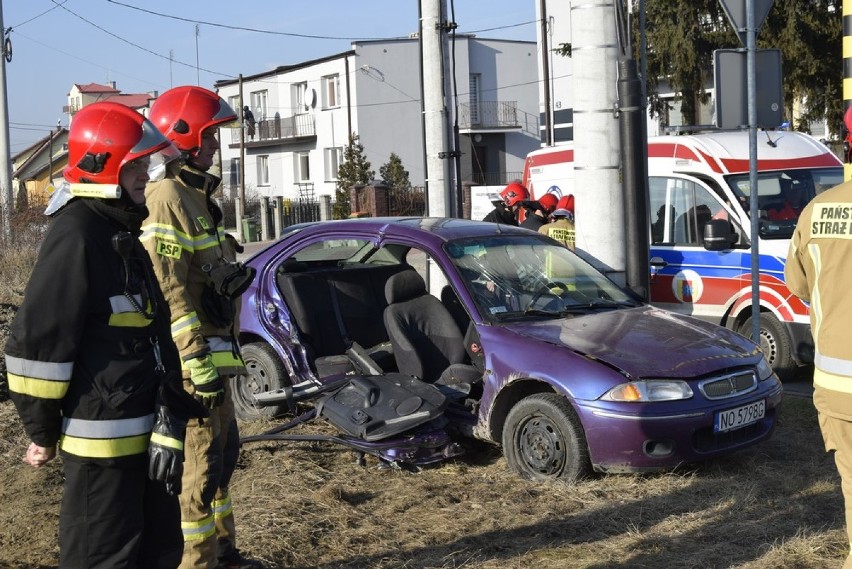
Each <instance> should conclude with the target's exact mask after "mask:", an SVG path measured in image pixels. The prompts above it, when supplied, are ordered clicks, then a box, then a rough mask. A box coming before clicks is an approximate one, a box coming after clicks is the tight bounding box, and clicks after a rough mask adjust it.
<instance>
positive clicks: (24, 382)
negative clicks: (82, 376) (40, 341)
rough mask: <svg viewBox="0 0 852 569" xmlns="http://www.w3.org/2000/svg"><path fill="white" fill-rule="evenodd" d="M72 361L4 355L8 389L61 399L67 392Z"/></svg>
mask: <svg viewBox="0 0 852 569" xmlns="http://www.w3.org/2000/svg"><path fill="white" fill-rule="evenodd" d="M73 369H74V362H39V361H36V360H26V359H24V358H16V357H15V356H10V355H8V354H7V355H6V375H7V377H8V380H9V390H10V391H13V392H15V393H20V394H22V395H29V396H31V397H39V398H41V399H62V398H63V397H65V394H66V393H67V392H68V386H69V382H70V381H71V372H72V371H73Z"/></svg>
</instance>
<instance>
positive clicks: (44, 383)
mask: <svg viewBox="0 0 852 569" xmlns="http://www.w3.org/2000/svg"><path fill="white" fill-rule="evenodd" d="M176 156H177V150H176V149H175V148H174V146H172V144H171V143H170V142H169V141H168V140H167V139H166V138H165V137H164V136H163V135H162V134H161V133H160V132H158V131H157V129H156V128H155V127H154V125H153V124H151V123H150V122H149V121H148V120H147V119H145V117H143V116H142V115H140V114H139V113H137V112H136V111H134V110H132V109H130V108H128V107H125V106H124V105H120V104H117V103H106V102H104V103H93V104H91V105H88V106H85V107H83V108H82V109H81V110H80V111H78V112H77V113H76V114H75V115H74V118H73V122H72V123H71V127H70V130H69V134H68V166H67V167H66V168H65V170H64V176H65V183H63V184H62V185H61V186H60V188H59V189H57V190H56V191H54V192H53V194H52V196H51V199H50V202H49V204H48V212H50V215H51V217H52V218H53V220H52V222H51V224H50V226H49V229H48V231H47V234H46V235H45V237H44V241H43V243H42V246H41V248H40V250H39V256H38V260H37V262H36V264H35V266H34V267H33V271H32V274H31V277H30V280H29V283H28V284H27V288H26V292H25V294H24V301H23V303H22V304H21V306H20V307H19V310H18V312H17V315H16V317H15V320H14V322H13V323H12V326H11V335H10V336H9V339H8V341H7V343H6V348H5V352H6V354H5V355H6V370H7V375H8V380H9V392H10V396H11V399H12V401H14V403H15V406H16V408H17V410H18V413H19V415H20V417H21V420H22V422H23V424H24V427H25V429H26V432H27V435H28V436H29V437H30V440H31V441H32V442H31V443H30V445H29V448H28V449H27V451H26V455H25V457H24V462H26V463H27V464H29V465H31V466H34V467H36V468H39V467H42V466H44V465H45V464H46V463H47V462H48V461H50V460H51V459H52V458H53V457H54V456H55V454H56V451H57V448H58V450H59V453H60V455H61V456H62V459H63V460H62V468H63V475H64V479H65V482H64V491H63V496H62V504H61V506H60V513H59V567H61V568H72V567H73V568H77V567H88V568H97V569H109V568H113V567H128V568H137V569H142V568H146V567H177V565H178V563H179V562H180V557H181V552H182V548H183V536H182V535H181V531H180V511H179V506H178V499H177V497H176V494H177V493H178V492H179V491H180V482H181V468H182V463H183V453H182V446H183V442H184V429H185V426H186V422H187V419H188V418H189V417H190V416H200V415H204V414H205V413H206V411H205V409H204V408H203V407H201V406H200V405H198V404H197V403H196V402H195V401H194V400H193V399H192V398H191V397H189V396H188V395H187V394H186V393H185V391H184V390H183V387H182V385H181V380H180V360H179V356H178V353H177V351H176V350H175V346H174V344H173V342H172V339H171V333H170V327H169V306H168V304H167V303H166V300H165V298H164V297H163V294H162V292H161V290H160V287H159V286H158V284H157V281H156V279H155V278H154V277H153V271H152V266H151V261H150V259H149V258H148V255H147V254H146V252H145V250H144V249H143V248H142V245H141V244H140V243H139V240H138V235H139V228H140V226H141V224H142V220H143V219H144V218H145V215H146V209H145V185H146V183H147V182H148V180H149V176H150V175H151V174H150V172H152V171H162V169H163V166H164V164H166V163H167V162H168V161H169V160H171V159H173V158H174V157H176ZM58 279H61V283H58V282H57V280H58ZM60 288H61V293H57V291H58V290H60Z"/></svg>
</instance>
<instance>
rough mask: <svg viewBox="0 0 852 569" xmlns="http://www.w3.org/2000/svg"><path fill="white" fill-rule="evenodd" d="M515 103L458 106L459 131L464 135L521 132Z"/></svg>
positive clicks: (482, 103) (500, 102)
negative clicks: (464, 133)
mask: <svg viewBox="0 0 852 569" xmlns="http://www.w3.org/2000/svg"><path fill="white" fill-rule="evenodd" d="M522 127H523V125H522V124H521V121H520V120H518V107H517V101H481V102H479V103H461V104H459V129H460V130H461V131H464V132H466V133H475V132H507V131H511V130H521V129H522Z"/></svg>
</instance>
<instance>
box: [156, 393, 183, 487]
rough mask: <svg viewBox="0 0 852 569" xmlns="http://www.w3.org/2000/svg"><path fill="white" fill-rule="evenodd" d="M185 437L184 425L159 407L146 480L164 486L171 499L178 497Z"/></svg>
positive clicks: (181, 420)
mask: <svg viewBox="0 0 852 569" xmlns="http://www.w3.org/2000/svg"><path fill="white" fill-rule="evenodd" d="M185 436H186V421H184V420H183V419H179V418H178V417H176V416H175V415H173V414H172V413H171V412H170V411H169V408H168V407H166V406H165V405H158V406H157V411H156V417H155V419H154V430H153V431H152V432H151V442H150V444H149V445H148V478H150V479H151V480H154V481H157V482H162V483H164V484H165V485H166V492H168V493H169V494H171V495H172V496H174V495H176V494H180V488H181V477H182V476H183V441H184V437H185Z"/></svg>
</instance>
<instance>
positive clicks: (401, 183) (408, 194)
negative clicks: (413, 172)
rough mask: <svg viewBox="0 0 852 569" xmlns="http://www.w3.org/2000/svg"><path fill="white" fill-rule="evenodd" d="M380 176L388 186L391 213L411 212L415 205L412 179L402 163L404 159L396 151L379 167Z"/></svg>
mask: <svg viewBox="0 0 852 569" xmlns="http://www.w3.org/2000/svg"><path fill="white" fill-rule="evenodd" d="M379 176H381V178H382V182H384V184H385V185H386V186H387V187H388V193H389V196H388V197H389V198H390V199H389V201H390V209H391V214H392V215H409V214H411V213H412V205H413V204H412V191H411V181H410V180H409V179H408V171H407V170H406V169H405V167H404V166H403V165H402V159H400V157H399V156H398V155H397V154H396V152H391V154H390V157H389V158H388V161H387V162H386V163H385V164H384V165H383V166H382V167H381V168H379Z"/></svg>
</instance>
